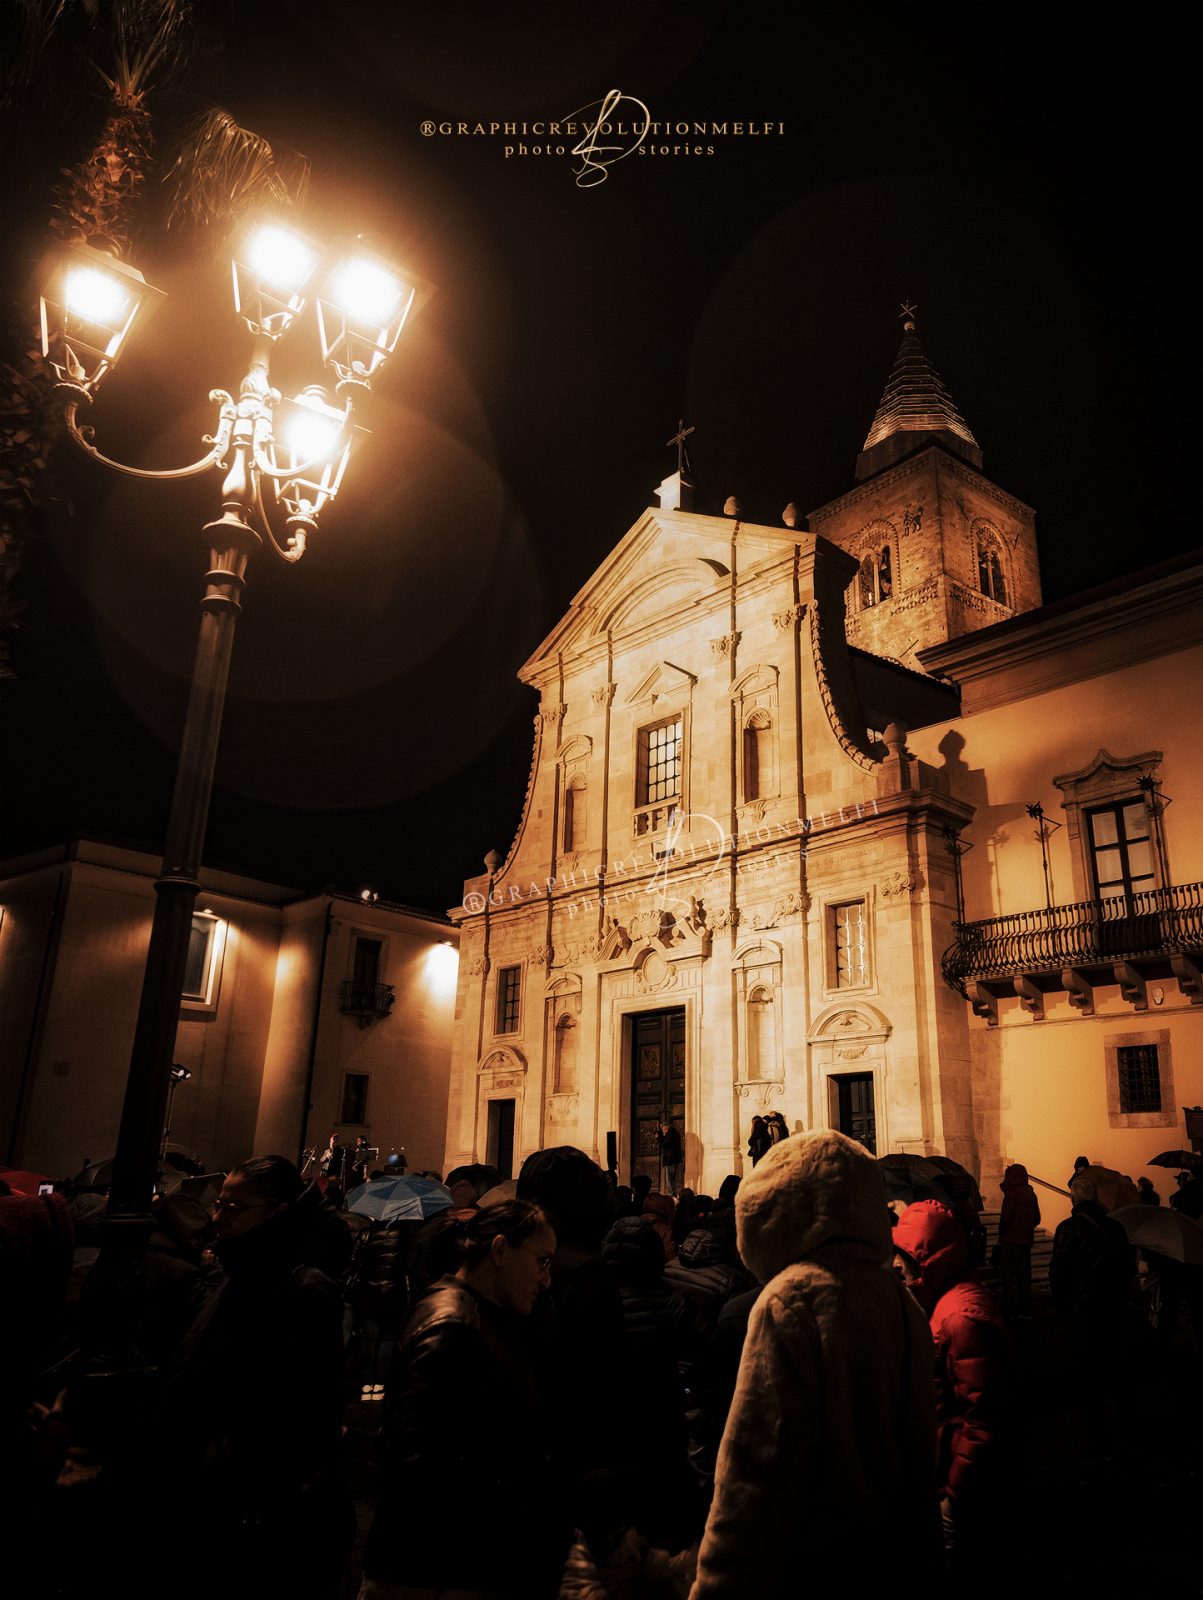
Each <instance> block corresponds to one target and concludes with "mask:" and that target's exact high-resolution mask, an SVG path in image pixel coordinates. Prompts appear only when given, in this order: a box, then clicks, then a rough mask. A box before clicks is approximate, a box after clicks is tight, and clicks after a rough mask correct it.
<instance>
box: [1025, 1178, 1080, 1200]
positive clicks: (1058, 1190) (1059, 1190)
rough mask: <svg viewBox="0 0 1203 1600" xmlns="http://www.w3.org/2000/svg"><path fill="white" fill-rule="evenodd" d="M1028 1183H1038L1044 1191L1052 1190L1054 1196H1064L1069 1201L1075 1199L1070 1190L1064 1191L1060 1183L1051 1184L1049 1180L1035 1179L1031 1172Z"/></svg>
mask: <svg viewBox="0 0 1203 1600" xmlns="http://www.w3.org/2000/svg"><path fill="white" fill-rule="evenodd" d="M1028 1182H1029V1183H1038V1184H1039V1185H1040V1187H1041V1188H1042V1189H1051V1190H1052V1191H1053V1193H1054V1194H1063V1195H1064V1196H1065V1198H1066V1199H1067V1200H1072V1199H1073V1195H1072V1194H1070V1192H1069V1190H1068V1189H1063V1188H1062V1187H1061V1185H1060V1184H1059V1183H1049V1181H1048V1179H1047V1178H1037V1177H1033V1175H1032V1174H1031V1173H1030V1172H1029V1173H1028Z"/></svg>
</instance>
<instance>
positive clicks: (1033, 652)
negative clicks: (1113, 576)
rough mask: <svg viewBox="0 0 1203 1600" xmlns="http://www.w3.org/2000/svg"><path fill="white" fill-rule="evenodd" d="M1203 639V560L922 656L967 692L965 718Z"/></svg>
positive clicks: (1189, 560) (1156, 571)
mask: <svg viewBox="0 0 1203 1600" xmlns="http://www.w3.org/2000/svg"><path fill="white" fill-rule="evenodd" d="M1200 641H1203V556H1201V552H1199V551H1197V550H1196V551H1192V552H1190V553H1189V554H1188V555H1185V556H1182V557H1180V558H1179V559H1177V560H1176V561H1172V562H1166V563H1165V564H1164V565H1163V566H1161V567H1155V568H1152V569H1150V570H1149V571H1148V572H1146V573H1144V574H1141V573H1137V574H1135V575H1134V576H1133V577H1129V578H1125V579H1122V580H1120V581H1118V582H1116V583H1113V584H1104V585H1103V586H1102V587H1100V588H1098V589H1094V590H1088V591H1087V593H1086V594H1084V595H1078V596H1075V597H1073V598H1072V599H1070V600H1063V601H1058V602H1055V603H1054V604H1053V605H1048V606H1042V607H1041V608H1040V609H1039V610H1038V611H1028V612H1024V613H1023V614H1021V615H1020V616H1017V617H1010V618H1008V619H1007V620H1006V621H1005V622H998V623H995V624H994V625H993V626H992V627H989V628H982V629H979V630H978V631H977V632H976V633H968V634H963V635H962V636H961V637H960V638H957V639H949V640H948V641H947V642H946V643H944V644H938V645H932V646H931V647H930V648H928V649H926V650H921V651H919V653H918V654H919V660H920V661H921V662H922V663H923V665H924V667H925V668H926V669H927V671H929V672H932V673H938V674H940V675H941V676H943V677H947V678H951V679H952V680H953V682H954V683H957V684H959V685H960V687H961V690H962V702H961V706H962V714H966V713H968V712H971V711H980V710H985V709H986V708H988V707H990V706H994V705H1005V704H1006V703H1007V702H1008V701H1012V700H1018V699H1026V698H1028V697H1030V696H1031V695H1033V694H1037V693H1040V692H1042V691H1044V690H1046V689H1053V688H1057V687H1060V686H1063V685H1065V684H1068V683H1075V682H1079V681H1081V680H1082V679H1084V678H1093V677H1101V676H1103V675H1105V674H1107V673H1110V672H1114V671H1116V670H1117V669H1119V668H1122V667H1126V666H1132V665H1135V664H1136V663H1138V662H1141V661H1151V660H1155V659H1156V658H1157V657H1159V656H1164V655H1169V654H1172V653H1173V652H1174V651H1176V650H1183V649H1186V648H1188V647H1189V646H1190V645H1192V644H1196V643H1199V642H1200Z"/></svg>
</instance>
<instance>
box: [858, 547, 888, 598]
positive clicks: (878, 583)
mask: <svg viewBox="0 0 1203 1600" xmlns="http://www.w3.org/2000/svg"><path fill="white" fill-rule="evenodd" d="M856 593H857V599H858V603H859V609H860V610H861V611H864V610H866V609H867V608H868V607H869V606H876V605H880V604H881V602H882V601H883V600H888V599H889V598H890V596H891V595H892V594H893V593H894V555H893V551H892V550H891V548H890V546H889V544H883V545H882V546H881V548H880V549H878V550H870V552H869V553H868V555H866V556H865V557H863V559H862V560H861V564H860V572H859V573H858V574H857V578H856Z"/></svg>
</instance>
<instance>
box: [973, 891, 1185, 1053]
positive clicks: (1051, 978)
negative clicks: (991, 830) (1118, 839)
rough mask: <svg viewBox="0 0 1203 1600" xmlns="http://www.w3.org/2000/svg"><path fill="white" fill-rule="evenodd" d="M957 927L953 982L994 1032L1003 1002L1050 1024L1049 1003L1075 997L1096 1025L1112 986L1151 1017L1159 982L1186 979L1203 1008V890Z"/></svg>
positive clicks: (1080, 904) (1088, 903) (1087, 903)
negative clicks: (1099, 1001) (1097, 1005)
mask: <svg viewBox="0 0 1203 1600" xmlns="http://www.w3.org/2000/svg"><path fill="white" fill-rule="evenodd" d="M955 926H956V940H955V942H954V943H953V944H951V945H949V947H948V949H947V950H945V952H944V955H943V958H942V961H941V970H942V972H943V976H944V981H945V983H947V984H948V985H949V987H950V988H953V989H955V990H956V991H957V993H958V994H960V995H963V996H964V998H965V999H966V1000H968V1001H969V1003H970V1005H971V1006H972V1007H973V1010H974V1013H975V1014H976V1015H977V1016H979V1017H984V1018H985V1020H986V1021H987V1022H988V1023H989V1025H990V1026H991V1027H997V1026H998V1004H999V1001H1000V1000H1002V999H1004V998H1017V999H1018V1000H1019V1002H1020V1004H1021V1005H1022V1006H1023V1008H1024V1010H1025V1011H1027V1012H1028V1013H1029V1014H1030V1015H1031V1016H1032V1017H1034V1018H1037V1019H1042V1018H1043V1017H1044V1001H1045V996H1046V995H1048V994H1051V993H1066V994H1068V996H1069V1003H1070V1005H1071V1006H1073V1007H1074V1008H1075V1009H1076V1010H1077V1011H1079V1012H1080V1013H1081V1015H1083V1016H1093V1015H1094V996H1095V990H1096V989H1099V988H1102V987H1104V986H1105V985H1108V984H1115V985H1118V987H1119V992H1120V994H1121V995H1122V996H1123V998H1124V999H1125V1000H1126V1001H1127V1002H1128V1003H1129V1005H1131V1006H1132V1007H1133V1009H1134V1010H1136V1011H1145V1010H1147V1009H1148V1004H1149V1000H1148V986H1149V984H1150V983H1151V982H1153V981H1154V980H1156V979H1170V978H1173V979H1177V982H1178V988H1179V990H1180V991H1181V993H1182V994H1184V995H1185V996H1187V998H1188V999H1189V1000H1190V1002H1191V1004H1192V1005H1203V883H1177V884H1171V885H1169V886H1168V887H1167V888H1164V889H1147V890H1144V891H1142V892H1141V893H1139V894H1127V895H1116V896H1114V897H1112V898H1108V899H1105V900H1080V901H1077V902H1076V903H1074V904H1072V905H1064V906H1052V907H1050V908H1049V909H1047V910H1044V909H1041V910H1038V911H1017V912H1012V913H1011V914H1009V915H1008V916H1003V917H987V918H985V919H984V920H983V921H981V922H959V923H957V924H956V925H955Z"/></svg>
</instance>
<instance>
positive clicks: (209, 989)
mask: <svg viewBox="0 0 1203 1600" xmlns="http://www.w3.org/2000/svg"><path fill="white" fill-rule="evenodd" d="M224 931H225V925H224V924H223V922H222V920H221V918H220V917H215V916H214V915H213V914H212V912H209V911H198V912H196V914H195V915H194V916H193V918H192V932H191V933H190V935H189V937H188V960H187V962H186V964H185V966H184V987H183V988H182V989H181V990H180V1000H181V1002H182V1004H183V1006H184V1009H185V1010H187V1011H190V1012H193V1013H195V1012H197V1011H198V1010H201V1009H204V1008H205V1007H215V1006H216V1004H217V985H218V978H219V977H220V975H221V952H222V945H223V939H224Z"/></svg>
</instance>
